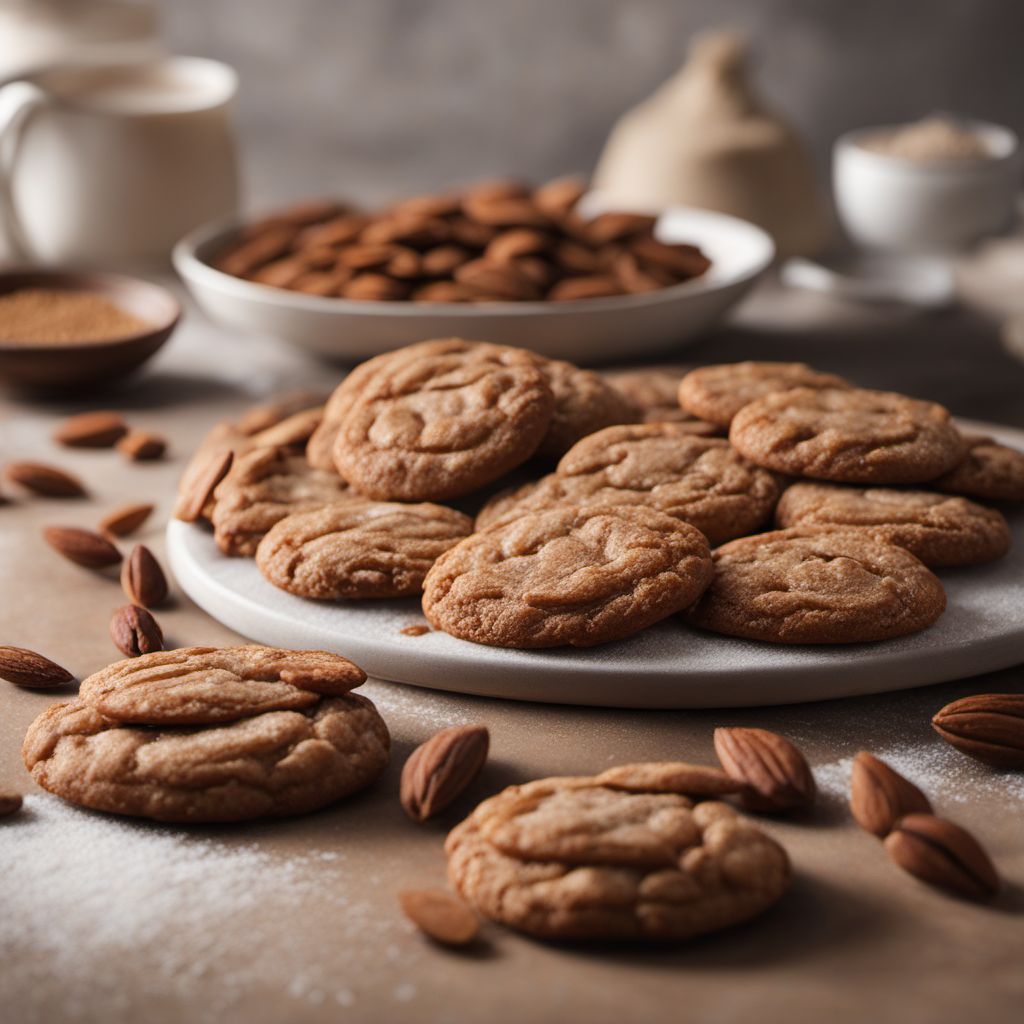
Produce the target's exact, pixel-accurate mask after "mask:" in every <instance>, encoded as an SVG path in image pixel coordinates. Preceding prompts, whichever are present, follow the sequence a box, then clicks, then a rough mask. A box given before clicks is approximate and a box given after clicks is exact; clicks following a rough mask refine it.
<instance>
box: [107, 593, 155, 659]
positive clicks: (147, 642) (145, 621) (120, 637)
mask: <svg viewBox="0 0 1024 1024" xmlns="http://www.w3.org/2000/svg"><path fill="white" fill-rule="evenodd" d="M110 639H111V640H113V641H114V646H115V647H116V648H117V649H118V650H119V651H120V652H121V653H122V654H124V655H126V656H127V657H129V658H137V657H139V655H141V654H152V653H153V652H154V651H162V650H163V649H164V634H163V632H162V630H161V629H160V626H159V624H158V623H157V621H156V619H154V618H153V616H152V615H151V614H150V613H149V612H148V611H146V609H145V608H140V607H138V605H134V604H126V605H125V606H124V607H123V608H118V609H117V611H115V612H114V614H113V616H111V619H110Z"/></svg>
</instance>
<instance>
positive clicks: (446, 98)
mask: <svg viewBox="0 0 1024 1024" xmlns="http://www.w3.org/2000/svg"><path fill="white" fill-rule="evenodd" d="M161 7H162V13H163V19H164V31H165V36H166V38H167V40H168V42H169V44H170V45H171V46H172V47H173V48H174V49H175V50H177V51H178V52H181V53H195V54H201V55H206V56H212V57H218V58H220V59H223V60H226V61H228V62H229V63H231V64H234V65H235V66H236V67H237V68H238V69H239V71H240V72H241V74H242V95H241V101H240V108H239V127H240V131H241V138H242V143H243V152H244V154H245V158H246V172H247V179H248V183H249V196H250V202H251V204H252V205H261V204H266V203H268V202H273V201H277V200H279V199H288V198H291V197H297V196H301V195H308V194H316V193H321V194H323V193H330V192H334V193H338V194H344V195H352V196H354V197H356V198H359V199H361V200H362V201H365V202H370V201H375V200H384V199H387V198H389V197H391V196H393V195H397V194H402V193H406V192H414V191H418V190H422V189H426V188H433V187H441V186H444V185H447V184H451V183H454V182H458V181H465V180H471V179H473V178H475V177H480V176H484V175H488V174H493V173H505V174H507V173H517V174H524V175H527V176H529V177H533V178H542V177H545V176H550V175H553V174H557V173H561V172H565V171H569V170H587V169H589V168H590V167H591V166H592V165H593V162H594V160H595V158H596V156H597V154H598V152H599V150H600V147H601V143H602V142H603V140H604V137H605V134H606V132H607V130H608V127H609V126H610V124H611V122H612V120H613V119H614V118H615V117H616V115H618V114H619V113H621V112H622V111H623V110H625V109H627V108H628V107H629V106H630V105H631V104H633V103H635V102H636V101H637V100H639V99H641V98H642V97H643V96H645V95H646V94H647V93H649V92H650V91H651V89H652V88H654V87H655V86H656V85H657V84H658V83H659V82H660V81H662V80H663V79H664V78H665V77H666V76H667V75H669V74H670V73H671V72H672V71H674V70H675V68H676V67H677V66H678V64H679V63H680V61H681V59H682V54H683V52H684V50H685V46H686V43H687V40H688V39H689V37H690V36H691V35H692V34H693V33H694V32H695V31H697V30H699V29H701V28H704V27H707V26H712V25H723V24H731V25H735V26H738V27H740V28H742V29H744V30H746V31H747V32H748V33H749V34H750V36H751V37H752V39H753V40H754V42H755V45H756V48H757V71H758V77H759V81H760V83H761V84H762V86H763V89H764V92H765V94H766V95H767V96H768V97H769V98H771V99H772V100H773V101H774V102H775V103H776V104H777V106H779V107H780V108H782V109H783V110H785V111H786V112H787V113H788V114H789V115H790V117H791V118H792V119H793V120H794V121H795V122H796V123H797V125H798V126H799V127H800V128H801V129H802V130H803V131H804V133H805V134H806V135H807V137H808V139H809V140H810V141H811V143H812V146H813V148H814V151H815V154H816V156H817V157H818V159H819V161H820V163H821V166H822V168H823V169H824V167H825V166H826V154H827V152H828V147H829V143H830V141H831V140H832V138H833V137H834V136H835V135H836V134H838V133H839V132H841V131H843V130H845V129H847V128H851V127H855V126H858V125H862V124H870V123H879V122H885V121H891V120H901V119H909V118H914V117H918V116H921V115H923V114H926V113H929V112H931V111H934V110H937V109H946V110H952V111H955V112H959V113H966V114H972V115H974V116H978V117H985V118H990V119H994V120H998V121H1003V122H1005V123H1009V124H1011V125H1013V126H1014V127H1015V128H1016V129H1017V130H1018V131H1024V2H1022V0H690V2H681V0H619V2H616V0H161Z"/></svg>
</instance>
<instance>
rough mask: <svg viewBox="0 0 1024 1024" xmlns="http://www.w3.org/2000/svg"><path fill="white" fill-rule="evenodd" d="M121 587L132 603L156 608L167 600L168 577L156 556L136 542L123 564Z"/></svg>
mask: <svg viewBox="0 0 1024 1024" xmlns="http://www.w3.org/2000/svg"><path fill="white" fill-rule="evenodd" d="M121 587H122V589H123V590H124V592H125V595H126V596H127V598H128V600H129V601H131V602H132V604H141V605H143V607H145V608H156V607H158V606H159V605H161V604H163V603H164V601H166V600H167V577H166V576H165V575H164V571H163V569H161V568H160V563H159V562H158V561H157V560H156V556H155V555H154V554H153V552H152V551H150V550H149V548H147V547H146V546H145V545H144V544H136V545H135V547H134V548H132V552H131V554H130V555H129V556H128V557H127V558H126V559H125V560H124V564H123V565H122V566H121Z"/></svg>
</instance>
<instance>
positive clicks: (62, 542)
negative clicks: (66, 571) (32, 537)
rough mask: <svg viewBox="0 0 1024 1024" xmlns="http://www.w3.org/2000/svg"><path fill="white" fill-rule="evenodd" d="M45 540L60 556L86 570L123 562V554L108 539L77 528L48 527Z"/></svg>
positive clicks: (44, 533)
mask: <svg viewBox="0 0 1024 1024" xmlns="http://www.w3.org/2000/svg"><path fill="white" fill-rule="evenodd" d="M43 539H44V540H45V541H46V543H47V544H49V545H50V547H51V548H53V550H54V551H56V552H57V553H58V554H61V555H63V556H64V557H65V558H67V559H68V560H69V561H72V562H74V563H75V564H76V565H81V566H84V567H85V568H86V569H105V568H107V567H108V566H111V565H117V564H118V562H120V561H121V552H120V551H118V550H117V548H115V547H114V545H113V544H111V543H110V541H109V540H107V538H106V537H102V536H100V534H98V533H93V531H92V530H83V529H81V528H80V527H77V526H47V527H46V528H45V529H44V530H43Z"/></svg>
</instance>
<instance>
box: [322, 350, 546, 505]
mask: <svg viewBox="0 0 1024 1024" xmlns="http://www.w3.org/2000/svg"><path fill="white" fill-rule="evenodd" d="M553 409H554V397H553V396H552V394H551V389H550V388H549V387H548V385H547V383H546V382H545V380H544V375H543V374H542V373H541V371H540V370H539V369H538V368H537V365H536V361H535V359H534V358H533V357H532V356H531V355H530V354H529V353H527V352H523V351H521V350H517V349H512V348H506V347H503V346H498V345H488V344H484V343H478V342H467V341H461V340H459V339H452V340H450V341H445V342H426V343H423V344H421V345H411V346H409V347H408V348H404V349H400V350H399V351H397V352H394V353H390V354H389V357H388V359H387V362H386V364H385V369H384V371H383V372H381V371H376V372H372V373H371V372H369V371H367V372H366V374H365V379H363V382H362V386H361V389H360V391H359V394H358V396H357V397H356V398H355V400H354V401H353V403H352V406H351V407H350V409H349V411H348V413H347V414H346V416H345V419H344V420H343V422H342V424H341V427H340V429H339V431H338V436H337V440H336V442H335V447H334V461H335V465H336V467H337V469H338V472H339V473H340V474H341V476H342V477H343V478H344V479H345V480H347V481H348V482H349V483H350V484H351V485H352V486H353V487H354V488H356V490H358V491H359V492H360V493H361V494H363V495H365V496H366V497H370V498H375V499H378V500H395V501H430V500H443V499H446V498H456V497H459V496H461V495H464V494H469V493H470V492H471V491H474V490H476V489H477V488H479V487H482V486H484V485H485V484H488V483H490V482H491V481H492V480H496V479H497V478H498V477H500V476H502V475H503V474H504V473H507V472H508V471H509V470H510V469H513V468H515V467H516V466H518V465H519V464H520V463H522V462H525V461H526V460H527V459H528V458H529V457H530V456H531V455H532V454H533V453H534V452H535V451H536V450H537V446H538V445H539V444H540V443H541V440H542V439H543V437H544V435H545V434H546V433H547V430H548V427H549V425H550V423H551V416H552V411H553Z"/></svg>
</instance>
